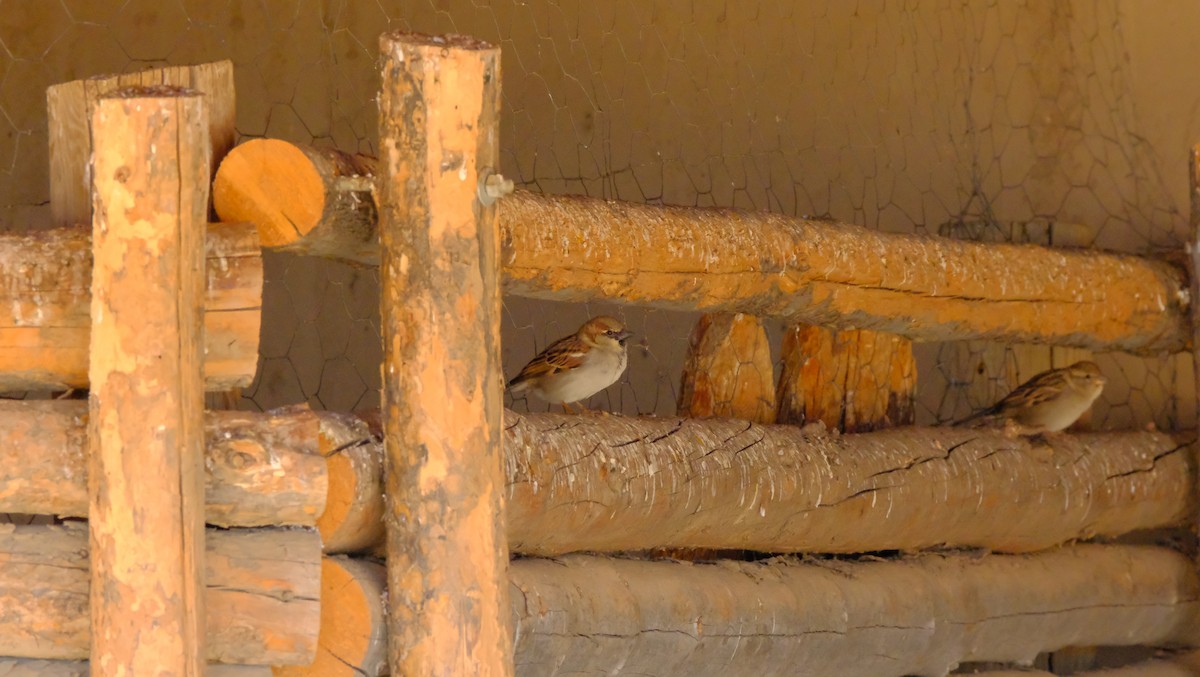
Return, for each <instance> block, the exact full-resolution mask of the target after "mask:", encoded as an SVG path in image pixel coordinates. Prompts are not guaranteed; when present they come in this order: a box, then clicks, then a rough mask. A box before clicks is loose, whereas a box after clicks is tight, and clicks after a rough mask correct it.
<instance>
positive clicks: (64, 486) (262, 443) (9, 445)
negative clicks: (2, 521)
mask: <svg viewBox="0 0 1200 677" xmlns="http://www.w3.org/2000/svg"><path fill="white" fill-rule="evenodd" d="M204 425H205V431H204V436H205V451H206V454H207V455H206V457H205V464H204V467H205V475H206V482H205V484H206V491H205V503H206V510H205V519H206V521H207V522H208V523H209V524H213V525H216V526H222V527H250V526H267V525H276V524H280V525H282V524H295V525H306V526H312V525H314V524H316V522H317V517H318V516H320V515H321V514H322V512H323V510H324V505H325V497H326V494H327V493H328V491H327V487H328V472H327V470H326V464H325V461H324V459H323V458H322V457H321V455H320V454H319V453H318V425H319V415H318V414H315V413H313V412H311V411H308V409H307V408H302V407H295V408H288V409H285V410H280V411H275V412H268V413H266V414H259V413H251V412H234V411H220V412H209V413H208V414H207V415H206V416H205V422H204ZM0 430H2V431H4V434H3V435H2V436H0V513H26V514H36V515H59V516H63V517H86V516H87V509H88V495H87V475H88V467H87V465H88V464H87V402H83V401H79V400H28V401H14V400H0ZM379 465H380V464H379V463H376V464H375V466H376V472H378V466H379ZM380 500H382V499H380ZM376 521H377V522H378V516H377V517H376Z"/></svg>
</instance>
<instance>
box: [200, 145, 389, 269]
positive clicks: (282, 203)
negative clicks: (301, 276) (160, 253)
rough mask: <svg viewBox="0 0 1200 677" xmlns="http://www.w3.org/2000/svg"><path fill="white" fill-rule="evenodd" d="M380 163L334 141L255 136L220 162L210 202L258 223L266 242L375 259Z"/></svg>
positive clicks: (222, 213) (227, 216)
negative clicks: (306, 142) (319, 143)
mask: <svg viewBox="0 0 1200 677" xmlns="http://www.w3.org/2000/svg"><path fill="white" fill-rule="evenodd" d="M375 163H376V161H375V158H372V157H368V156H365V155H350V154H349V153H343V152H341V151H338V150H335V149H332V148H313V147H311V146H298V145H295V144H291V143H288V142H286V141H279V140H276V139H251V140H250V141H246V142H245V143H242V144H241V145H239V146H237V147H236V148H234V149H233V150H232V151H231V152H230V153H229V155H228V156H227V157H226V158H225V160H224V161H223V162H222V163H221V167H220V168H219V169H218V170H217V177H216V179H215V180H214V181H213V207H214V208H215V209H216V211H217V215H218V217H219V218H221V219H222V220H225V221H249V222H251V223H255V224H257V225H258V234H259V238H260V239H261V240H262V245H263V246H264V247H270V248H275V249H281V250H283V251H295V252H299V253H302V254H307V255H310V256H325V257H332V258H340V259H343V260H351V261H356V262H359V263H364V264H368V265H374V266H377V265H379V240H378V231H377V229H376V226H375V224H376V221H377V220H378V214H377V213H376V210H375V199H374V197H373V196H372V194H371V191H372V188H373V185H374V176H375ZM352 243H353V246H349V245H351V244H352Z"/></svg>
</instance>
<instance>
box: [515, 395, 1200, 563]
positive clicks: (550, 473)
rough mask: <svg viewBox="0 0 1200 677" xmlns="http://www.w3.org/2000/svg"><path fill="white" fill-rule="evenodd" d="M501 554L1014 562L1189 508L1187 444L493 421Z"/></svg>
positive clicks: (1169, 519)
mask: <svg viewBox="0 0 1200 677" xmlns="http://www.w3.org/2000/svg"><path fill="white" fill-rule="evenodd" d="M505 416H506V430H505V459H506V466H505V467H506V472H507V477H508V490H509V491H508V501H507V507H508V511H509V531H508V533H509V544H510V547H512V549H513V550H514V551H517V552H523V553H531V554H556V553H563V552H571V551H579V550H594V551H627V550H644V549H649V548H655V547H699V548H716V549H740V548H745V549H751V550H759V551H764V552H838V553H856V552H870V551H876V550H890V549H901V550H914V549H919V548H927V547H931V546H938V545H943V544H944V545H951V546H967V547H983V548H988V549H991V550H997V551H1011V552H1025V551H1032V550H1038V549H1042V548H1047V547H1052V546H1054V545H1057V544H1059V543H1062V542H1064V541H1068V540H1072V539H1081V538H1090V537H1093V536H1115V535H1119V534H1123V533H1127V532H1129V531H1132V530H1136V529H1146V528H1154V527H1162V526H1173V525H1179V524H1182V523H1184V521H1185V520H1187V519H1189V518H1190V516H1191V514H1192V510H1193V509H1194V507H1195V505H1196V501H1195V490H1194V487H1193V481H1192V477H1193V476H1194V468H1195V461H1194V453H1193V450H1192V448H1191V446H1190V443H1189V442H1185V441H1183V440H1180V439H1177V438H1175V437H1172V436H1170V435H1165V434H1161V433H1108V434H1088V435H1058V436H1050V437H1046V438H1010V437H1007V436H1005V435H1004V434H1003V433H998V432H988V431H969V430H963V429H957V428H927V429H921V428H900V429H893V430H886V431H879V432H873V433H864V434H858V435H842V436H839V435H836V434H833V435H831V434H826V433H824V432H822V431H821V430H820V429H819V428H817V429H813V428H811V427H809V428H805V429H797V428H795V427H791V426H759V425H754V424H750V423H744V422H741V421H727V420H712V421H693V420H687V419H659V418H653V419H651V418H647V419H635V418H624V417H609V418H595V417H577V416H563V415H556V414H540V415H530V416H521V415H519V414H516V413H514V412H506V414H505Z"/></svg>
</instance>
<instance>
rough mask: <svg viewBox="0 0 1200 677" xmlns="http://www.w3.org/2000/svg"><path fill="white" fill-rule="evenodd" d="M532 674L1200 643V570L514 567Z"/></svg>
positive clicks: (932, 560) (997, 563)
mask: <svg viewBox="0 0 1200 677" xmlns="http://www.w3.org/2000/svg"><path fill="white" fill-rule="evenodd" d="M511 580H512V590H513V592H512V598H513V609H514V613H515V614H516V617H517V621H516V627H517V630H516V660H517V669H518V670H519V671H520V673H521V674H523V675H559V674H617V673H622V674H653V675H657V676H660V677H669V676H670V675H684V676H687V677H691V676H692V675H698V674H721V675H729V676H730V677H736V676H738V675H755V676H757V675H763V674H776V673H778V672H779V670H780V669H781V666H792V668H793V669H800V668H799V666H803V667H802V672H803V674H805V675H809V676H811V677H821V676H825V675H829V676H830V677H844V676H845V675H855V676H856V677H876V676H878V677H895V676H897V675H944V674H946V673H947V672H949V671H950V670H951V669H953V668H954V666H956V665H957V664H959V663H961V662H966V661H1005V662H1031V661H1032V660H1033V658H1034V657H1035V656H1036V655H1037V654H1039V653H1041V652H1044V651H1048V650H1053V649H1057V648H1061V647H1065V646H1070V645H1079V644H1088V645H1114V646H1128V645H1136V644H1166V643H1181V644H1189V645H1195V644H1196V643H1197V641H1200V635H1198V633H1200V631H1198V629H1197V628H1198V627H1200V626H1198V625H1197V621H1198V620H1200V617H1198V615H1200V602H1198V600H1197V595H1198V589H1197V588H1198V583H1197V579H1196V573H1195V571H1194V569H1193V567H1192V565H1191V563H1190V562H1189V561H1188V560H1187V558H1186V557H1184V556H1182V555H1180V554H1179V553H1176V552H1174V551H1171V550H1166V549H1159V548H1149V547H1132V546H1087V545H1083V546H1075V547H1069V548H1064V549H1061V550H1056V551H1051V552H1048V553H1044V554H1039V555H1021V556H985V557H983V558H973V557H970V556H943V555H924V556H921V557H918V558H911V559H902V560H898V561H887V562H865V563H864V562H860V563H850V562H838V561H819V562H813V563H807V564H805V563H796V562H795V561H791V560H772V561H770V562H766V563H743V562H737V563H734V562H723V563H717V564H709V565H704V564H685V563H672V562H649V561H635V560H619V559H603V558H597V557H586V556H571V557H566V558H562V559H556V560H541V559H528V560H517V561H516V562H514V563H513V566H512V572H511Z"/></svg>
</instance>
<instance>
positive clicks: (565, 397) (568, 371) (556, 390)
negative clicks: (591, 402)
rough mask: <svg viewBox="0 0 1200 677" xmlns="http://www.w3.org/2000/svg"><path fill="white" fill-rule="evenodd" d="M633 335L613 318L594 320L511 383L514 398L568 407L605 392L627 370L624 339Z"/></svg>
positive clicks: (547, 351) (545, 352)
mask: <svg viewBox="0 0 1200 677" xmlns="http://www.w3.org/2000/svg"><path fill="white" fill-rule="evenodd" d="M630 336H631V333H630V332H628V331H625V327H624V325H622V324H621V323H620V322H619V321H617V320H614V319H613V318H611V317H604V316H600V317H593V318H592V319H590V320H588V321H587V322H585V323H584V325H583V326H582V327H580V328H579V331H577V332H575V333H574V334H572V335H571V336H566V337H563V338H561V339H559V340H557V341H555V342H554V343H551V344H550V346H549V347H548V348H546V349H545V350H543V351H542V352H541V353H540V354H539V355H538V356H537V357H535V358H533V360H531V361H530V362H529V364H527V365H525V368H524V369H522V370H521V373H519V374H517V375H516V377H514V378H513V380H511V381H509V382H508V386H507V390H508V392H509V393H510V394H512V395H519V394H520V393H523V392H525V391H529V392H531V393H533V394H534V395H537V396H538V397H539V398H541V399H543V400H545V401H547V402H549V403H551V404H561V405H562V406H563V410H564V411H567V410H568V408H567V405H568V404H569V403H572V402H579V401H581V400H586V399H587V398H589V397H591V396H592V395H595V394H596V393H598V392H600V391H601V390H604V389H605V388H607V387H609V386H610V385H612V384H613V383H616V381H617V379H618V378H620V377H621V374H622V373H623V372H624V371H625V365H626V363H627V362H628V356H627V355H626V353H625V340H626V339H628V338H629V337H630Z"/></svg>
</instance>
